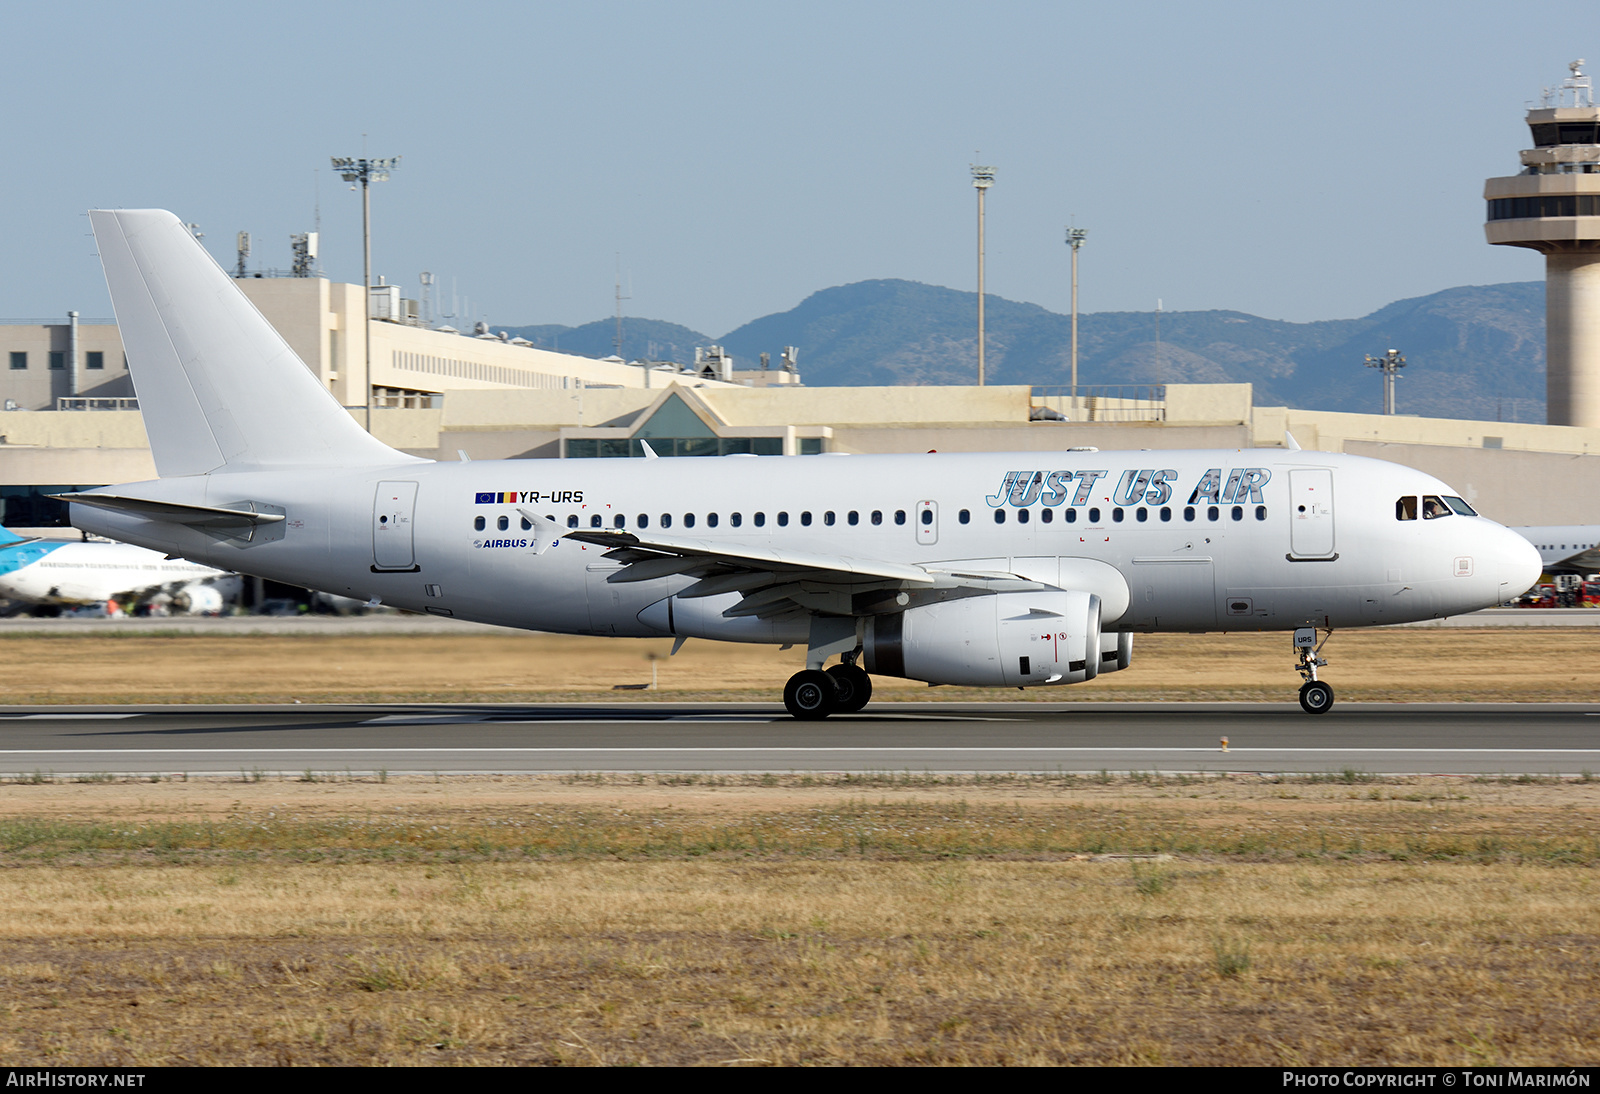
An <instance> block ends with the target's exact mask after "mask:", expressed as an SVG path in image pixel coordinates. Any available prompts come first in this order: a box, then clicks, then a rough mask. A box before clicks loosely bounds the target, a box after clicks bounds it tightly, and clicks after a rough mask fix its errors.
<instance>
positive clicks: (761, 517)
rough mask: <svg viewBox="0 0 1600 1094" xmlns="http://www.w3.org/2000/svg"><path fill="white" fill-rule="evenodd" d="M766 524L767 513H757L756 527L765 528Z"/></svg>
mask: <svg viewBox="0 0 1600 1094" xmlns="http://www.w3.org/2000/svg"><path fill="white" fill-rule="evenodd" d="M766 526H767V514H765V513H757V514H756V527H757V528H765V527H766Z"/></svg>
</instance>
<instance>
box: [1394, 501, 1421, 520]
mask: <svg viewBox="0 0 1600 1094" xmlns="http://www.w3.org/2000/svg"><path fill="white" fill-rule="evenodd" d="M1394 519H1395V520H1416V519H1417V499H1416V498H1401V499H1400V500H1399V501H1397V502H1395V503H1394Z"/></svg>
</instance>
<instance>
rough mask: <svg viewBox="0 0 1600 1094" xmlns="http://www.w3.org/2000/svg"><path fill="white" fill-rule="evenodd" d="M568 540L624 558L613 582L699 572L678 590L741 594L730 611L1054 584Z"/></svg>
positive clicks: (873, 604)
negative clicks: (693, 579) (685, 586)
mask: <svg viewBox="0 0 1600 1094" xmlns="http://www.w3.org/2000/svg"><path fill="white" fill-rule="evenodd" d="M563 538H565V539H573V540H578V541H579V542H582V543H589V544H593V545H595V546H598V547H605V548H607V551H606V556H605V557H606V558H608V559H612V560H614V561H616V562H620V563H622V569H620V570H618V571H617V572H616V573H614V574H612V575H611V576H610V577H608V578H607V579H606V580H607V581H611V582H628V581H653V580H655V579H657V578H662V577H672V576H679V575H681V576H684V577H693V578H697V579H698V580H696V581H695V582H694V584H692V585H690V586H688V587H687V588H685V589H683V590H682V591H680V592H679V593H678V594H677V595H678V596H680V597H683V598H685V599H694V598H696V597H705V596H722V595H725V594H727V593H739V594H740V595H741V596H742V599H741V600H740V601H739V602H738V603H737V604H735V605H734V606H733V607H731V608H729V609H728V610H727V611H725V612H723V613H722V614H723V615H725V616H728V617H730V618H736V617H739V616H751V615H753V616H760V617H768V616H775V615H783V614H785V613H788V612H792V611H795V610H796V609H800V610H805V611H812V612H820V613H822V614H825V615H863V614H865V615H870V614H875V613H877V612H891V611H903V610H905V608H906V607H907V606H909V605H911V604H912V603H929V602H932V601H935V600H946V599H951V598H953V597H959V596H974V595H982V594H985V593H997V592H1027V591H1033V590H1038V589H1048V588H1051V586H1049V585H1045V584H1042V583H1040V582H1037V581H1030V580H1028V579H1026V578H1021V577H1017V576H1016V575H1014V574H1001V573H977V572H973V573H969V572H960V573H958V572H955V571H949V570H940V569H936V568H931V567H926V566H914V565H906V564H904V563H898V562H886V561H883V560H881V559H863V558H853V557H849V556H845V555H819V554H811V553H808V552H802V551H787V550H781V549H778V548H773V547H765V546H761V547H758V546H753V545H750V544H741V545H738V546H734V545H731V544H726V543H718V542H713V541H711V540H703V539H692V538H687V537H680V536H659V535H650V536H640V535H638V534H636V533H633V532H622V531H605V530H592V531H579V532H568V533H567V534H566V536H565V537H563Z"/></svg>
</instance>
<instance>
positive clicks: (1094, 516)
mask: <svg viewBox="0 0 1600 1094" xmlns="http://www.w3.org/2000/svg"><path fill="white" fill-rule="evenodd" d="M1089 523H1090V524H1099V523H1100V510H1098V509H1091V510H1089Z"/></svg>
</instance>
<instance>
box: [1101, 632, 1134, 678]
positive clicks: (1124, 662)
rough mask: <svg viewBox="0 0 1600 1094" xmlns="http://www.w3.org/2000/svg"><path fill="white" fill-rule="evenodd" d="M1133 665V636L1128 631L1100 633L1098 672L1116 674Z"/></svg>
mask: <svg viewBox="0 0 1600 1094" xmlns="http://www.w3.org/2000/svg"><path fill="white" fill-rule="evenodd" d="M1132 663H1133V634H1132V632H1130V631H1102V632H1101V633H1100V671H1101V672H1116V671H1117V670H1118V669H1125V668H1127V667H1128V666H1129V665H1130V664H1132Z"/></svg>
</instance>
